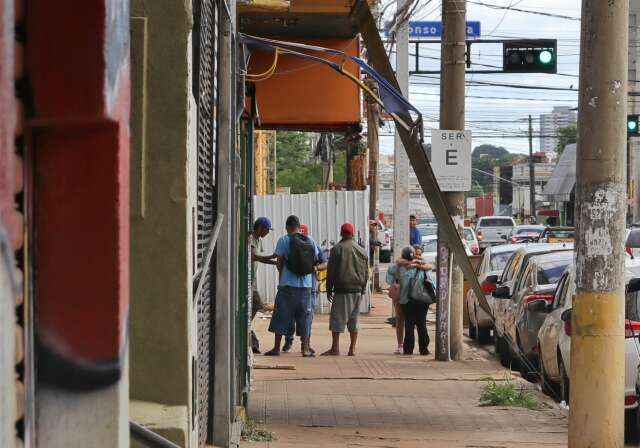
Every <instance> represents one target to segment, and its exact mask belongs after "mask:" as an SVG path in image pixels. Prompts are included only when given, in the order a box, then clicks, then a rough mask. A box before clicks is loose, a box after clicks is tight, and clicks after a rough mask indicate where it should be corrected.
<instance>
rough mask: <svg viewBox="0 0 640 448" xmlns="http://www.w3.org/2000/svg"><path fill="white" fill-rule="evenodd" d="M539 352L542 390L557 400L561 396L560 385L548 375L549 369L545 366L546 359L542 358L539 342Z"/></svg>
mask: <svg viewBox="0 0 640 448" xmlns="http://www.w3.org/2000/svg"><path fill="white" fill-rule="evenodd" d="M538 353H540V363H539V364H540V366H539V370H540V374H539V377H540V387H542V392H544V393H545V394H547V395H549V396H550V397H551V398H553V399H554V400H557V399H558V398H559V396H560V393H559V392H558V385H557V384H556V383H554V382H553V381H551V380H550V379H549V376H548V375H547V371H546V370H545V368H544V361H543V360H542V352H541V351H540V343H538Z"/></svg>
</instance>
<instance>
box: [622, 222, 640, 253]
mask: <svg viewBox="0 0 640 448" xmlns="http://www.w3.org/2000/svg"><path fill="white" fill-rule="evenodd" d="M624 246H625V250H626V252H627V254H629V255H630V256H631V257H633V258H638V255H640V227H632V228H630V229H627V237H626V240H625V244H624Z"/></svg>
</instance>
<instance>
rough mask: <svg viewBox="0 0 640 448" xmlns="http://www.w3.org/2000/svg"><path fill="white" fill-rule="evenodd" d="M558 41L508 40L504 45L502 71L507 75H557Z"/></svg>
mask: <svg viewBox="0 0 640 448" xmlns="http://www.w3.org/2000/svg"><path fill="white" fill-rule="evenodd" d="M557 50H558V41H557V40H555V39H524V40H508V41H504V42H503V43H502V55H503V63H502V69H503V71H504V72H506V73H556V72H557V70H558V51H557Z"/></svg>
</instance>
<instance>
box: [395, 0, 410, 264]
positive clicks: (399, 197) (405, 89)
mask: <svg viewBox="0 0 640 448" xmlns="http://www.w3.org/2000/svg"><path fill="white" fill-rule="evenodd" d="M407 1H408V0H396V8H397V11H402V10H403V9H404V6H405V5H406V3H407ZM398 20H400V21H401V24H400V26H399V27H398V28H397V30H396V77H397V79H398V84H399V85H400V90H401V92H402V95H404V97H405V98H408V97H409V18H408V17H405V16H403V15H399V18H398ZM393 159H394V162H393V165H394V183H393V185H394V195H393V256H394V258H399V257H400V254H401V253H402V248H403V247H405V246H408V245H409V158H408V157H407V153H406V151H405V149H404V146H403V145H402V140H401V139H400V136H399V135H398V131H396V135H395V145H394V156H393Z"/></svg>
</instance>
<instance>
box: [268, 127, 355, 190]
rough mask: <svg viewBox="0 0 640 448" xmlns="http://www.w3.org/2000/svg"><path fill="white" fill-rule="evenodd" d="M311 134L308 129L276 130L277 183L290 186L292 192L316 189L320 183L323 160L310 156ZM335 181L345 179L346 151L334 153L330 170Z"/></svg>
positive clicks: (340, 182) (280, 185)
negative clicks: (334, 161)
mask: <svg viewBox="0 0 640 448" xmlns="http://www.w3.org/2000/svg"><path fill="white" fill-rule="evenodd" d="M311 137H312V134H310V133H307V132H294V131H278V133H277V147H276V152H277V183H278V187H290V188H291V193H309V192H312V191H318V189H319V187H320V186H321V184H322V163H321V162H320V161H318V160H315V159H314V158H313V157H312V156H311V153H312V148H311ZM333 178H334V182H335V183H336V184H344V183H345V182H346V181H345V180H346V154H345V152H344V151H340V152H338V153H337V154H336V163H335V165H334V172H333Z"/></svg>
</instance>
